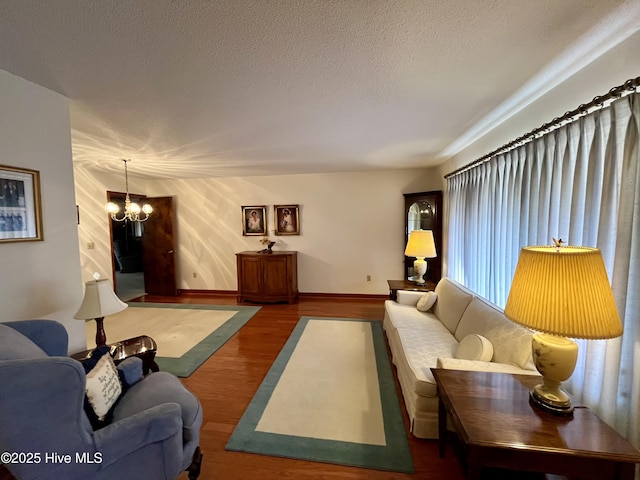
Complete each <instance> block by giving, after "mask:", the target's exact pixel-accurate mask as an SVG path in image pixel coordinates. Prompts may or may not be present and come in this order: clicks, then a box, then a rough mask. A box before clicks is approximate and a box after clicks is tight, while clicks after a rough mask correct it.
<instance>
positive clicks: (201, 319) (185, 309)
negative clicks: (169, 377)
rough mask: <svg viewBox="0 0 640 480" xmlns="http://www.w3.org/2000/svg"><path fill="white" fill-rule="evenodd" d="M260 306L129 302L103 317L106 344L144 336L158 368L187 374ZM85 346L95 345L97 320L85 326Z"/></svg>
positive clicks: (176, 373)
mask: <svg viewBox="0 0 640 480" xmlns="http://www.w3.org/2000/svg"><path fill="white" fill-rule="evenodd" d="M258 310H260V307H247V306H227V305H194V304H182V303H180V304H178V303H137V302H134V303H131V304H129V308H127V309H126V310H123V311H122V312H120V313H117V314H115V315H109V316H108V317H105V319H104V329H105V332H106V334H107V343H115V342H118V341H121V340H126V339H128V338H133V337H139V336H141V335H147V336H149V337H151V338H153V339H154V340H155V342H156V344H157V345H158V350H157V353H156V363H157V364H158V365H159V366H160V370H162V371H167V372H170V373H173V374H175V375H178V376H180V377H188V376H189V375H191V373H193V371H194V370H195V369H196V368H198V367H199V366H200V365H201V364H202V363H203V362H204V361H205V360H206V359H207V358H209V357H210V356H211V355H212V354H213V353H215V351H216V350H217V349H218V348H220V347H221V346H222V345H224V343H225V342H226V341H227V340H229V339H230V338H231V337H232V336H233V335H234V334H235V333H236V332H237V331H238V330H239V329H240V328H242V326H243V325H244V324H245V323H247V322H248V321H249V319H250V318H251V317H252V316H253V315H254V314H255V313H256V312H258ZM86 335H87V345H88V346H89V348H91V347H93V346H95V342H96V341H95V335H96V323H95V322H94V321H88V322H87V325H86Z"/></svg>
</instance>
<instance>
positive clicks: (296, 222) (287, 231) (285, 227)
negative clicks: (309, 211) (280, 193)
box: [273, 205, 300, 235]
mask: <svg viewBox="0 0 640 480" xmlns="http://www.w3.org/2000/svg"><path fill="white" fill-rule="evenodd" d="M273 209H274V216H275V224H276V225H275V227H276V229H275V230H276V231H275V233H276V235H300V208H299V207H298V205H275V206H274V207H273Z"/></svg>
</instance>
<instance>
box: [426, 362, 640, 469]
mask: <svg viewBox="0 0 640 480" xmlns="http://www.w3.org/2000/svg"><path fill="white" fill-rule="evenodd" d="M431 371H432V372H433V376H434V377H435V380H436V383H437V385H438V396H439V409H438V421H439V435H440V456H441V457H442V456H444V451H445V443H446V422H447V414H448V415H449V419H450V420H451V423H452V425H453V427H454V429H455V431H456V433H457V434H458V436H459V438H460V440H461V443H462V445H463V450H464V454H465V457H466V461H467V474H468V478H471V479H477V478H480V473H481V471H482V469H483V468H485V467H494V468H504V469H508V470H521V471H529V472H539V473H551V474H558V475H566V476H569V477H578V478H584V479H593V480H596V479H625V480H626V479H628V480H632V479H633V477H634V471H635V464H636V463H640V452H639V451H638V450H636V449H635V448H634V447H633V446H632V445H631V444H630V443H629V442H628V441H627V440H625V439H624V438H623V437H622V436H620V435H619V434H618V433H617V432H616V431H615V430H613V429H612V428H611V427H609V426H608V425H607V424H606V423H604V422H603V421H602V420H600V419H599V418H598V417H597V416H596V415H595V414H594V413H592V412H591V411H590V410H589V409H587V408H584V407H580V406H576V409H575V411H574V414H573V418H567V417H560V416H555V415H552V414H550V413H547V412H545V411H541V410H539V409H536V408H534V407H533V406H531V405H530V404H529V400H528V399H529V390H530V389H531V387H533V386H534V385H536V384H537V383H540V381H541V378H540V377H538V376H530V375H510V374H506V373H488V372H467V371H459V370H445V369H435V368H434V369H431Z"/></svg>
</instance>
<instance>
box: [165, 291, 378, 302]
mask: <svg viewBox="0 0 640 480" xmlns="http://www.w3.org/2000/svg"><path fill="white" fill-rule="evenodd" d="M178 295H180V296H185V297H188V296H205V297H235V296H237V295H238V291H237V290H196V289H188V288H185V289H179V290H178ZM298 296H299V298H301V299H322V300H336V301H339V300H344V301H348V300H388V299H389V295H377V294H371V293H314V292H301V293H299V295H298Z"/></svg>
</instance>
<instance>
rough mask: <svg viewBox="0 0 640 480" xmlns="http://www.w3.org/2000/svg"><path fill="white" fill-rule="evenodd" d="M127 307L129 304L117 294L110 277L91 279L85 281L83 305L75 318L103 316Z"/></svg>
mask: <svg viewBox="0 0 640 480" xmlns="http://www.w3.org/2000/svg"><path fill="white" fill-rule="evenodd" d="M127 307H128V305H127V304H126V303H124V302H122V301H121V300H120V299H119V298H118V297H117V296H116V294H115V292H114V291H113V285H112V284H111V282H110V281H109V279H108V278H100V279H98V280H90V281H88V282H86V283H85V291H84V298H83V299H82V305H80V308H79V309H78V311H77V312H76V314H75V315H74V316H73V318H75V319H77V320H89V319H92V318H102V317H106V316H107V315H112V314H114V313H118V312H121V311H122V310H124V309H125V308H127Z"/></svg>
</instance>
